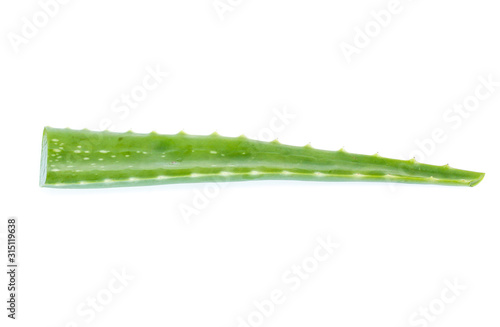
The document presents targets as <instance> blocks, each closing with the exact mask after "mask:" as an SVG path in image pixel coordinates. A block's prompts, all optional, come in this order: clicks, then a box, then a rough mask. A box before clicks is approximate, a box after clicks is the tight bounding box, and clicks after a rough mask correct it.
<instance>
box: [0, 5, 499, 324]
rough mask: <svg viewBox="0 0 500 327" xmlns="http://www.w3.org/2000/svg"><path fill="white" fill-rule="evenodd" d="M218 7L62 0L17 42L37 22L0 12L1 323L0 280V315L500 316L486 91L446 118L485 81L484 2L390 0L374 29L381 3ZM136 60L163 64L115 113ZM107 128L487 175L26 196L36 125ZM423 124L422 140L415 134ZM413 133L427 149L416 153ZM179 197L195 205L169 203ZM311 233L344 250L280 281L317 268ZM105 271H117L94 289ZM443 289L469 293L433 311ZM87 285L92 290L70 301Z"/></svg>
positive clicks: (490, 32)
mask: <svg viewBox="0 0 500 327" xmlns="http://www.w3.org/2000/svg"><path fill="white" fill-rule="evenodd" d="M47 1H48V0H45V1H44V0H42V2H43V3H45V2H47ZM222 3H223V4H224V3H225V4H227V3H230V4H229V6H230V8H231V11H227V12H224V13H223V14H222V16H221V14H220V12H218V11H217V10H216V9H215V7H214V5H213V3H212V1H211V0H205V1H162V2H160V1H152V0H143V1H123V0H121V1H118V0H114V1H105V2H103V1H76V0H74V1H69V2H68V3H67V4H64V5H63V4H60V5H59V8H58V11H57V12H56V13H55V14H54V15H53V17H50V18H49V19H48V21H47V24H46V25H45V26H42V27H39V28H37V29H38V32H37V33H35V34H34V35H30V34H26V35H24V36H23V31H24V32H25V33H26V29H27V27H26V26H25V25H26V24H29V23H27V22H26V20H24V19H23V17H25V18H26V19H27V21H28V22H30V21H31V22H32V21H33V16H34V15H35V16H36V17H38V18H40V19H41V22H42V24H43V23H44V21H43V18H44V17H43V14H40V11H41V10H42V9H41V7H40V4H39V3H38V2H37V1H34V0H32V1H3V2H2V3H1V4H0V29H1V30H0V35H2V42H1V43H0V59H1V60H0V87H1V96H0V108H1V109H0V110H1V122H2V124H1V129H0V134H1V135H0V142H1V160H0V172H1V180H2V182H1V186H0V187H1V192H2V194H1V206H0V217H1V229H0V231H1V232H2V233H3V234H1V237H2V238H3V240H2V248H1V251H0V254H1V258H2V259H1V261H2V262H5V261H6V250H5V248H6V246H5V228H6V225H7V218H8V217H9V216H15V217H18V219H19V242H20V243H19V252H18V261H19V264H20V267H19V294H18V296H19V303H18V305H19V312H18V320H17V321H15V322H13V321H11V320H10V319H7V317H6V314H7V312H6V310H5V308H4V307H5V306H6V303H5V302H4V299H7V291H6V287H7V280H6V278H5V277H6V276H5V274H2V275H3V277H2V279H1V280H0V282H1V285H0V299H2V301H1V303H3V304H2V310H1V311H0V312H2V314H1V317H0V325H1V326H15V325H18V326H35V325H36V326H60V327H63V326H67V327H70V326H138V325H148V324H149V325H154V326H217V327H220V326H227V327H232V326H234V327H237V326H238V318H239V317H242V318H243V319H245V320H246V319H247V318H248V316H249V315H251V316H252V315H253V317H254V318H255V320H254V322H253V326H258V325H260V326H287V327H290V326H317V327H320V326H384V327H389V326H390V327H401V326H412V324H411V323H410V320H411V318H412V317H414V318H415V314H418V312H419V311H418V310H419V308H425V307H428V306H429V305H433V306H434V308H433V309H432V310H433V311H434V313H436V312H438V314H434V315H433V317H432V318H433V319H434V320H433V321H429V320H432V319H427V320H425V319H424V320H420V322H419V323H414V324H413V325H416V326H450V327H451V326H453V327H457V326H481V325H484V326H494V325H498V323H499V322H500V318H499V316H498V307H499V305H500V298H499V297H498V294H499V293H500V279H499V276H500V266H499V264H498V258H499V255H498V254H499V250H500V237H498V234H499V233H498V232H499V227H500V224H499V210H498V189H497V187H496V186H497V185H498V183H499V182H500V176H499V173H498V172H499V169H498V161H497V160H498V140H499V132H498V130H499V129H498V121H499V120H500V114H499V111H498V106H499V104H500V92H499V91H500V87H499V86H498V85H497V86H495V87H493V89H492V92H491V93H490V94H489V96H488V97H487V99H484V100H481V101H479V102H478V106H477V107H476V108H475V110H474V111H472V112H466V114H467V115H468V117H467V118H465V117H461V116H458V114H457V113H453V112H450V111H449V110H453V106H454V105H461V104H463V102H464V101H469V100H470V101H472V102H471V103H473V101H474V99H473V98H474V96H475V91H476V89H477V88H478V87H479V88H480V85H481V82H480V79H481V78H483V79H488V78H490V79H492V80H493V81H494V82H495V83H498V81H500V69H499V62H500V61H499V59H500V43H499V42H498V40H499V38H498V32H499V31H500V20H499V19H498V13H499V9H500V8H499V6H498V4H497V3H496V2H494V1H487V0H476V1H451V0H447V1H439V2H436V1H429V0H420V1H409V0H401V2H400V3H399V7H398V13H395V14H392V15H391V19H390V22H389V23H387V24H386V25H387V26H383V27H381V28H380V30H379V31H377V30H376V28H377V26H379V27H380V25H374V23H373V22H374V21H375V18H374V16H372V15H371V14H370V13H371V12H372V11H375V12H380V11H381V10H386V9H387V8H388V7H389V6H391V5H390V2H389V1H335V2H333V1H326V0H325V1H320V0H316V1H307V2H306V1H285V0H280V1H257V0H242V1H240V2H237V1H235V0H233V1H232V2H226V1H223V2H222ZM52 9H54V8H52ZM37 15H39V16H37ZM40 15H41V16H40ZM221 17H222V18H223V19H221ZM375 22H376V21H375ZM38 24H40V23H38ZM367 25H368V26H371V27H372V28H374V30H373V31H375V32H373V31H372V32H373V33H372V36H371V37H369V44H367V45H366V44H363V47H357V48H356V49H357V50H356V53H355V54H353V55H351V56H349V59H350V63H348V60H347V58H346V56H345V55H344V54H343V52H342V50H341V45H343V46H344V47H345V46H346V44H350V45H352V46H355V45H354V39H355V38H356V37H357V38H358V40H357V41H358V45H360V43H359V38H362V37H361V36H360V35H359V32H357V31H359V30H357V28H359V29H361V30H363V29H364V28H365V27H366V26H367ZM28 30H29V28H28ZM32 32H33V31H32ZM377 32H378V33H377ZM375 34H376V35H375ZM25 36H29V37H25ZM21 37H22V38H23V40H24V41H23V43H22V44H18V45H17V46H16V42H13V41H12V40H18V42H19V38H21ZM364 41H365V42H366V39H365V40H364ZM343 42H345V43H343ZM16 50H17V51H16ZM148 67H152V68H155V69H156V67H158V69H161V70H162V71H164V72H167V71H168V73H169V75H168V77H166V78H164V80H163V81H162V82H161V83H159V84H158V85H157V88H155V89H154V90H151V91H149V92H148V93H147V96H146V97H145V99H144V100H143V101H140V103H139V104H138V105H137V106H136V107H135V108H129V109H128V110H127V112H126V113H125V112H124V111H122V112H121V113H117V112H115V111H113V109H112V106H113V103H114V102H115V101H116V100H117V99H120V96H121V94H130V92H131V91H132V90H133V89H134V88H136V87H138V86H139V87H140V85H141V84H142V80H143V78H144V77H145V76H146V75H147V74H148V72H147V69H148ZM483 91H484V88H483ZM284 108H288V109H287V110H288V111H289V112H290V113H293V114H290V115H293V116H294V117H293V118H291V119H289V120H288V122H287V123H286V124H283V123H282V121H277V120H276V118H273V117H276V112H277V111H280V110H281V111H282V110H284ZM122 109H123V108H122ZM443 115H444V116H446V115H448V116H447V117H448V118H449V120H448V121H447V120H445V117H444V116H443ZM103 121H106V122H112V124H113V126H112V128H111V130H113V131H126V130H128V129H133V130H134V131H137V132H149V131H151V130H156V131H158V132H159V133H176V132H178V131H179V130H181V129H184V130H185V131H186V132H188V133H193V134H209V133H211V132H213V131H214V130H217V131H218V132H219V133H220V134H222V135H227V136H237V135H239V134H241V133H245V134H247V135H249V136H250V137H253V138H259V136H262V135H268V134H273V135H274V136H276V137H278V138H279V139H280V141H282V142H283V143H288V144H294V145H303V144H306V143H308V142H312V145H313V146H315V147H317V148H322V149H331V150H336V149H338V148H340V147H342V146H345V149H346V150H347V151H350V152H356V153H364V154H372V153H375V152H379V153H380V154H381V155H383V156H387V157H393V158H400V159H409V158H410V157H412V156H413V155H418V156H419V157H418V158H417V159H420V160H421V161H424V162H426V163H431V164H439V165H442V164H446V163H449V164H450V165H451V166H453V167H457V168H462V169H469V170H475V171H482V172H486V177H485V179H484V181H483V182H482V183H481V184H480V185H478V186H477V187H474V188H467V187H442V186H441V187H440V186H425V185H389V184H383V183H380V184H377V183H375V184H367V183H354V184H349V183H312V182H311V183H309V182H285V181H283V182H249V183H232V184H230V185H225V186H224V187H222V188H221V187H220V186H216V185H210V184H194V185H166V186H156V187H138V188H122V189H107V190H99V189H98V190H57V189H41V188H40V187H39V186H38V174H39V160H40V144H41V136H42V129H43V127H44V126H52V127H71V128H85V127H86V128H89V129H94V130H99V129H100V128H101V127H100V126H101V125H100V124H102V122H103ZM273 122H277V123H275V124H273ZM459 123H460V126H459V127H457V125H458V124H459ZM436 129H437V130H438V131H437V132H435V130H436ZM433 133H437V134H442V135H441V137H440V138H439V141H440V143H438V144H437V143H436V142H434V141H432V142H433V143H432V144H431V143H430V141H429V140H428V139H429V138H430V137H432V135H433ZM443 134H444V135H443ZM426 139H427V141H425V140H426ZM419 142H420V143H422V142H424V143H425V144H426V151H427V153H426V154H423V152H420V154H419V153H418V152H415V151H416V150H419V147H418V145H417V143H419ZM419 151H421V149H420V150H419ZM208 191H212V193H209V194H208V195H209V198H207V197H206V195H205V194H206V193H207V192H208ZM214 194H215V195H214ZM200 198H203V199H205V200H207V199H208V200H207V201H202V200H200ZM195 205H197V206H198V209H199V210H198V209H197V210H198V211H197V212H196V214H193V215H190V216H189V217H188V218H186V215H183V214H182V213H181V210H180V208H182V207H183V206H191V207H193V206H195ZM318 237H323V238H325V239H326V238H327V237H331V239H332V240H334V241H336V242H338V243H339V244H340V247H339V248H338V249H336V250H335V251H334V252H333V254H331V255H330V256H329V257H328V258H327V260H325V261H324V262H321V263H319V266H318V267H317V269H316V270H315V271H314V272H312V273H310V275H309V277H308V278H307V279H304V280H301V284H300V287H299V288H298V289H297V290H295V291H294V290H291V289H290V287H291V286H292V284H291V283H287V282H285V281H284V280H283V277H282V276H283V275H284V274H285V275H286V274H287V273H288V270H289V269H291V268H292V266H293V265H301V264H302V262H303V261H304V260H305V261H306V262H309V263H311V262H312V263H314V262H313V261H311V260H313V259H311V258H313V257H312V256H313V253H314V250H315V248H316V247H317V245H318V242H317V238H318ZM323 254H324V253H323ZM2 265H3V263H2ZM123 270H124V271H125V273H126V274H127V275H129V276H132V277H133V280H130V281H127V282H125V284H126V286H124V287H122V288H120V290H119V291H116V292H115V294H112V293H110V291H109V290H107V288H108V285H109V283H111V284H113V283H114V284H113V285H114V286H115V287H118V286H119V285H120V283H118V282H117V283H115V280H114V278H115V277H114V274H116V273H122V271H123ZM1 271H4V268H2V269H1ZM446 280H448V281H449V282H454V281H455V280H456V281H458V283H459V284H460V285H465V286H464V287H466V289H465V290H462V291H460V292H459V295H458V296H455V297H454V298H453V301H448V302H450V303H447V304H444V305H443V303H444V302H442V300H441V294H442V293H443V292H444V294H447V296H448V297H449V296H451V295H453V293H450V291H447V287H448V286H447V282H446ZM122 286H123V285H122ZM273 290H279V291H283V292H284V293H285V296H286V301H284V303H281V304H278V305H276V306H275V308H274V309H273V310H272V311H273V312H272V313H271V314H269V315H268V317H264V318H262V319H261V321H259V318H261V317H262V315H261V314H260V313H255V312H256V311H255V310H256V306H255V304H254V301H258V302H262V301H264V302H265V301H266V300H268V299H269V298H270V294H271V293H272V292H273ZM110 294H112V298H111V299H108V298H106V295H108V296H109V295H110ZM92 297H94V298H95V297H100V298H101V300H97V301H98V302H97V304H98V305H100V304H99V301H101V302H102V301H104V302H106V301H107V300H109V303H107V302H106V305H101V306H99V310H100V311H99V312H97V311H93V314H91V313H89V312H88V311H86V312H87V315H82V314H81V313H80V314H79V313H78V311H77V310H78V308H80V309H81V308H84V309H86V310H89V307H86V305H87V301H88V300H89V299H91V298H92ZM105 300H106V301H105ZM101 304H102V303H101ZM432 310H431V311H430V312H431V313H432ZM91 311H92V310H91ZM94 314H95V316H94ZM90 316H92V318H90ZM86 318H89V319H86ZM420 319H422V317H420ZM241 326H244V325H241Z"/></svg>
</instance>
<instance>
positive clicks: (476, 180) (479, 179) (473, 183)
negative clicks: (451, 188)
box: [469, 173, 486, 187]
mask: <svg viewBox="0 0 500 327" xmlns="http://www.w3.org/2000/svg"><path fill="white" fill-rule="evenodd" d="M478 175H479V177H478V178H476V179H474V180H472V181H471V182H470V183H469V186H470V187H474V186H476V185H477V184H479V183H481V181H482V180H483V178H484V175H486V174H485V173H478Z"/></svg>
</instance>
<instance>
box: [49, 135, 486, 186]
mask: <svg viewBox="0 0 500 327" xmlns="http://www.w3.org/2000/svg"><path fill="white" fill-rule="evenodd" d="M483 177H484V173H478V172H473V171H467V170H460V169H455V168H451V167H449V166H448V165H445V166H434V165H427V164H422V163H418V162H416V161H415V160H414V159H411V160H396V159H388V158H383V157H380V156H378V155H362V154H352V153H348V152H346V151H343V150H339V151H325V150H318V149H314V148H312V147H311V146H303V147H299V146H290V145H284V144H280V143H279V142H277V141H273V142H261V141H256V140H250V139H248V138H246V137H245V136H240V137H224V136H220V135H218V134H216V133H214V134H211V135H206V136H199V135H188V134H185V133H183V132H180V133H178V134H175V135H160V134H157V133H155V132H152V133H150V134H137V133H132V132H127V133H114V132H108V131H104V132H96V131H89V130H86V129H85V130H72V129H57V128H50V127H46V128H45V129H44V132H43V142H42V157H41V169H40V186H43V187H58V188H101V187H119V186H141V185H156V184H173V183H189V182H213V181H247V180H301V181H360V182H397V183H422V184H436V185H456V186H475V185H477V184H478V183H479V182H480V181H481V180H482V179H483Z"/></svg>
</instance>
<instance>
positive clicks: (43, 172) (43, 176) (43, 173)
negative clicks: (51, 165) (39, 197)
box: [40, 128, 49, 187]
mask: <svg viewBox="0 0 500 327" xmlns="http://www.w3.org/2000/svg"><path fill="white" fill-rule="evenodd" d="M48 147H49V144H48V140H47V128H44V129H43V138H42V155H41V158H40V186H41V187H43V186H45V181H46V180H47V155H48Z"/></svg>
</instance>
